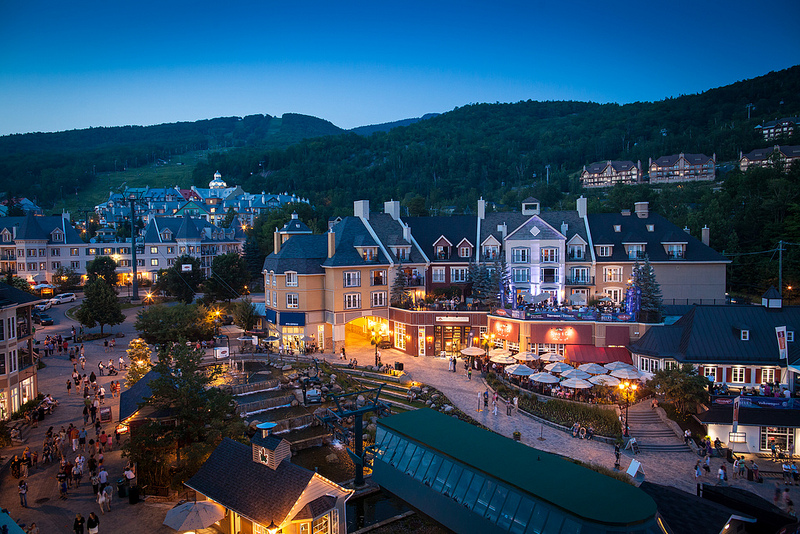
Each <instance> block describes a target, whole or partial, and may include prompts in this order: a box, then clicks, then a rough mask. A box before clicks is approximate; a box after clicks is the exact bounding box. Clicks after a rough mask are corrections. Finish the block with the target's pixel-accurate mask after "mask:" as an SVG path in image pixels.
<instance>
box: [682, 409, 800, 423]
mask: <svg viewBox="0 0 800 534" xmlns="http://www.w3.org/2000/svg"><path fill="white" fill-rule="evenodd" d="M697 418H698V419H699V420H700V422H702V423H717V424H722V425H730V424H732V423H733V410H732V409H731V406H730V405H727V406H716V405H715V406H712V407H711V409H710V410H707V411H705V412H703V413H701V414H698V416H697ZM739 424H740V425H748V426H750V425H752V426H788V427H795V428H797V427H800V410H785V409H783V408H739Z"/></svg>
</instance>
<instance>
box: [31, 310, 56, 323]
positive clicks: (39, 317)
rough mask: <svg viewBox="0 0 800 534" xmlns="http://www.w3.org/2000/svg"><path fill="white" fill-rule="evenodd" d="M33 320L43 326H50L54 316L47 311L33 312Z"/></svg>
mask: <svg viewBox="0 0 800 534" xmlns="http://www.w3.org/2000/svg"><path fill="white" fill-rule="evenodd" d="M33 322H34V323H36V324H40V325H42V326H50V325H51V324H53V318H52V317H50V316H49V315H47V314H46V313H35V314H33Z"/></svg>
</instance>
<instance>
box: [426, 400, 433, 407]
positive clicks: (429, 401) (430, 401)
mask: <svg viewBox="0 0 800 534" xmlns="http://www.w3.org/2000/svg"><path fill="white" fill-rule="evenodd" d="M431 404H433V401H432V400H430V399H428V400H426V401H425V406H430V405H431Z"/></svg>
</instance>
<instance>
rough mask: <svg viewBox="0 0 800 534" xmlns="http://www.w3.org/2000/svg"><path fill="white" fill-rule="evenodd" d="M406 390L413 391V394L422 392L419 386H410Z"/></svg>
mask: <svg viewBox="0 0 800 534" xmlns="http://www.w3.org/2000/svg"><path fill="white" fill-rule="evenodd" d="M408 389H409V391H413V392H414V393H420V392H421V391H422V389H421V388H420V387H419V386H411V387H410V388H408Z"/></svg>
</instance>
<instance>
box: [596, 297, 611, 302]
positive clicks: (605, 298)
mask: <svg viewBox="0 0 800 534" xmlns="http://www.w3.org/2000/svg"><path fill="white" fill-rule="evenodd" d="M598 302H614V301H613V300H611V299H610V298H608V297H603V298H601V299H600V300H599V301H598Z"/></svg>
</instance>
